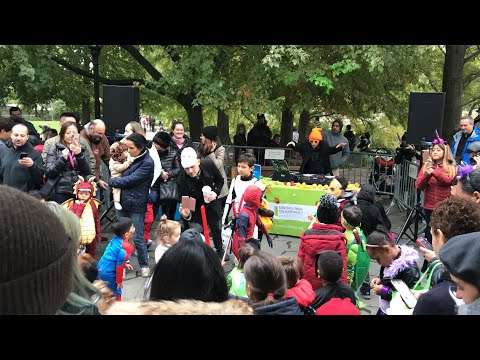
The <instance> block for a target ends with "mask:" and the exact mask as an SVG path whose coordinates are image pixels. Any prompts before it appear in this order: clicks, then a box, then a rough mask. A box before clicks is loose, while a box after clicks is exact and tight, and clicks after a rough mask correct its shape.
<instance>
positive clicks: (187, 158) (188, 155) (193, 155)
mask: <svg viewBox="0 0 480 360" xmlns="http://www.w3.org/2000/svg"><path fill="white" fill-rule="evenodd" d="M180 160H181V161H182V167H183V168H189V167H191V166H193V165H195V164H196V162H197V152H196V151H195V149H194V148H192V147H187V148H185V149H183V150H182V154H181V155H180Z"/></svg>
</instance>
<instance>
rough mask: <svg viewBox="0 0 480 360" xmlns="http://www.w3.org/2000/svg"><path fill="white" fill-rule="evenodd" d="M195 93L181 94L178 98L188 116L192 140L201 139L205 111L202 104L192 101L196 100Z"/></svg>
mask: <svg viewBox="0 0 480 360" xmlns="http://www.w3.org/2000/svg"><path fill="white" fill-rule="evenodd" d="M195 98H196V95H195V93H193V92H191V93H189V94H179V95H177V98H176V100H177V101H178V102H179V103H180V104H181V105H182V106H183V108H184V109H185V111H186V112H187V116H188V124H189V128H190V138H191V139H192V141H199V139H200V134H201V132H202V129H203V111H202V106H201V105H197V106H193V105H192V102H193V100H195Z"/></svg>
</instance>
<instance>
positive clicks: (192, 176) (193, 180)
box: [177, 147, 229, 260]
mask: <svg viewBox="0 0 480 360" xmlns="http://www.w3.org/2000/svg"><path fill="white" fill-rule="evenodd" d="M180 159H181V163H182V167H183V169H184V171H183V172H182V173H181V174H180V175H179V176H178V178H177V186H178V196H179V199H181V197H182V196H189V197H191V198H195V200H196V205H195V211H192V212H191V211H190V210H189V209H187V208H183V207H182V206H180V215H182V217H183V219H184V221H185V226H186V227H188V222H194V223H197V224H200V225H202V214H201V211H200V208H201V206H202V205H205V212H206V215H207V223H208V226H209V227H210V230H211V234H212V240H213V244H214V246H215V249H216V251H217V254H218V256H219V257H220V258H222V257H223V253H224V250H223V248H222V234H221V231H220V206H219V203H218V200H217V198H218V195H219V194H220V191H221V190H222V187H223V182H224V179H223V177H222V175H221V174H220V171H219V170H218V168H217V166H216V165H215V163H214V162H213V161H212V160H210V159H203V160H200V159H198V154H197V152H196V151H195V149H193V148H191V147H187V148H185V149H183V150H182V153H181V156H180ZM205 186H209V187H210V188H211V192H210V193H209V194H208V195H206V200H207V202H205V198H204V194H203V191H202V189H203V187H205ZM204 231H208V230H207V229H204ZM228 258H229V256H228V255H226V256H225V260H228Z"/></svg>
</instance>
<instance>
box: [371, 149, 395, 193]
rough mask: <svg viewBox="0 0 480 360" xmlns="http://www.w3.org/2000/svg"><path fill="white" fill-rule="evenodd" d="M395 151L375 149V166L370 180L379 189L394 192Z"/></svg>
mask: <svg viewBox="0 0 480 360" xmlns="http://www.w3.org/2000/svg"><path fill="white" fill-rule="evenodd" d="M394 156H395V154H394V153H393V151H391V150H389V149H385V148H379V149H376V151H375V158H374V160H373V168H372V172H371V173H370V178H369V180H368V182H369V183H370V184H372V185H373V186H375V188H376V189H377V191H380V192H387V193H393V189H394V185H395V177H394V168H393V166H394Z"/></svg>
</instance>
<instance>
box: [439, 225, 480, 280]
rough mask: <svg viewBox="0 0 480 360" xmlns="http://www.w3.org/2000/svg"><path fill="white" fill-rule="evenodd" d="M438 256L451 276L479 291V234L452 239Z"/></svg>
mask: <svg viewBox="0 0 480 360" xmlns="http://www.w3.org/2000/svg"><path fill="white" fill-rule="evenodd" d="M438 255H439V257H440V261H441V262H442V264H443V265H444V266H445V268H446V269H447V270H448V271H449V272H450V273H451V274H452V275H454V276H456V277H457V278H459V279H461V280H463V281H465V282H467V283H469V284H472V285H474V286H475V287H476V288H477V289H480V232H474V233H469V234H463V235H457V236H454V237H452V238H451V239H449V240H448V241H447V242H446V243H445V244H444V245H442V247H441V248H440V251H439V254H438Z"/></svg>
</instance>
